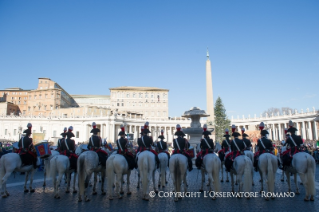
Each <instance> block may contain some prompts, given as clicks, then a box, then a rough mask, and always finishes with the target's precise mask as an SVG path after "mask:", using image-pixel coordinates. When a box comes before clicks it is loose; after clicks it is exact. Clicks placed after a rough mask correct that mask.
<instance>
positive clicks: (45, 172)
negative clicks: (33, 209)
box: [43, 166, 47, 187]
mask: <svg viewBox="0 0 319 212" xmlns="http://www.w3.org/2000/svg"><path fill="white" fill-rule="evenodd" d="M43 175H44V176H43V179H44V180H43V187H45V186H46V179H47V169H46V166H44V169H43Z"/></svg>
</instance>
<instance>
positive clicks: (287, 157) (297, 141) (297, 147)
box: [281, 120, 303, 169]
mask: <svg viewBox="0 0 319 212" xmlns="http://www.w3.org/2000/svg"><path fill="white" fill-rule="evenodd" d="M296 131H298V130H297V129H296V128H295V127H294V124H293V122H292V121H291V120H290V121H289V129H288V130H287V129H286V130H285V133H286V142H285V143H284V144H283V146H286V145H287V146H288V147H287V150H286V151H284V152H283V153H282V154H281V157H282V163H283V168H284V169H285V168H286V167H288V166H290V165H291V161H292V157H293V155H294V154H296V153H298V152H302V151H303V149H302V148H303V142H302V139H301V136H298V135H296V134H295V133H296ZM287 132H289V133H290V135H289V134H287ZM289 147H290V148H289Z"/></svg>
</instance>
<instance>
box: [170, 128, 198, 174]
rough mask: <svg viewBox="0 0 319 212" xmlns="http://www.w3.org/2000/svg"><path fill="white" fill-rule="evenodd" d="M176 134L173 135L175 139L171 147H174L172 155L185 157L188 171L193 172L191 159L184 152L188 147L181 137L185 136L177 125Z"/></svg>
mask: <svg viewBox="0 0 319 212" xmlns="http://www.w3.org/2000/svg"><path fill="white" fill-rule="evenodd" d="M176 130H177V131H176V132H175V135H176V136H177V138H175V139H174V140H173V146H174V151H173V154H183V155H185V156H186V157H187V159H188V170H189V171H192V170H193V163H192V158H191V157H190V155H189V154H188V153H187V152H186V151H187V150H188V147H189V143H188V142H187V140H186V139H185V138H183V136H185V134H184V133H183V132H182V131H181V126H180V125H179V124H177V125H176Z"/></svg>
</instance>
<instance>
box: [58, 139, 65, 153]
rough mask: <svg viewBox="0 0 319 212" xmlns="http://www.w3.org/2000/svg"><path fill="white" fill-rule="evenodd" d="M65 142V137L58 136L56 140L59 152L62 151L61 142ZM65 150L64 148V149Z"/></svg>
mask: <svg viewBox="0 0 319 212" xmlns="http://www.w3.org/2000/svg"><path fill="white" fill-rule="evenodd" d="M64 142H65V138H60V139H59V140H58V151H59V152H60V151H63V150H62V144H63V143H64ZM64 150H65V149H64Z"/></svg>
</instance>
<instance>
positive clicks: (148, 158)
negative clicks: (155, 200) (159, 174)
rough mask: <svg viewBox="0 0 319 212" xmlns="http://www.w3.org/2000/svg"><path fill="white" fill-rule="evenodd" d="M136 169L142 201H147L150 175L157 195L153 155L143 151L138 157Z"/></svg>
mask: <svg viewBox="0 0 319 212" xmlns="http://www.w3.org/2000/svg"><path fill="white" fill-rule="evenodd" d="M138 168H139V171H140V174H141V180H142V196H143V197H142V199H143V200H146V201H148V200H149V198H148V195H149V193H148V188H149V177H150V175H152V181H153V189H154V191H155V192H156V193H157V192H158V191H157V189H156V186H155V170H156V164H155V155H154V154H153V153H152V152H150V151H143V152H141V153H140V154H139V156H138Z"/></svg>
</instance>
